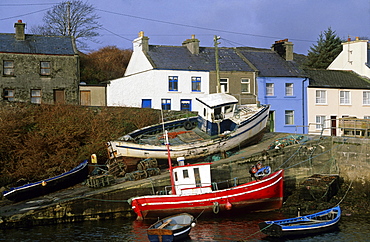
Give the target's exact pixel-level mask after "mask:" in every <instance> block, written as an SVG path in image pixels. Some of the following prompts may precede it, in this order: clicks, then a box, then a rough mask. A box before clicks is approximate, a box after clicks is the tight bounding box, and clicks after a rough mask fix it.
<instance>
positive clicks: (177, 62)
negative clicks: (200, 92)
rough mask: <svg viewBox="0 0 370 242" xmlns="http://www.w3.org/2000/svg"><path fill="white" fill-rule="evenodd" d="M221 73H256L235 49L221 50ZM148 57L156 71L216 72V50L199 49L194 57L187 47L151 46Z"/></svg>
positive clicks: (211, 48) (219, 51) (219, 50)
mask: <svg viewBox="0 0 370 242" xmlns="http://www.w3.org/2000/svg"><path fill="white" fill-rule="evenodd" d="M218 54H219V68H220V71H254V70H253V69H252V67H250V66H249V65H248V64H247V63H246V62H244V61H243V59H242V58H240V56H238V54H237V52H236V50H235V49H234V48H219V49H218ZM147 56H148V57H149V58H150V61H151V62H152V64H153V65H154V68H155V69H168V70H196V71H215V70H216V59H215V48H213V47H199V54H197V55H193V54H191V52H190V51H189V50H188V49H187V47H186V46H161V45H149V51H148V52H147Z"/></svg>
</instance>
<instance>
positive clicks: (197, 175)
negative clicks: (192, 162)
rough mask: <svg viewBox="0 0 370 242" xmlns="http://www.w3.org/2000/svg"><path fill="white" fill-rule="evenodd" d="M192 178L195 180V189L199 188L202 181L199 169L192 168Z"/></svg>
mask: <svg viewBox="0 0 370 242" xmlns="http://www.w3.org/2000/svg"><path fill="white" fill-rule="evenodd" d="M194 178H195V184H196V187H201V186H202V181H201V179H200V174H199V168H194Z"/></svg>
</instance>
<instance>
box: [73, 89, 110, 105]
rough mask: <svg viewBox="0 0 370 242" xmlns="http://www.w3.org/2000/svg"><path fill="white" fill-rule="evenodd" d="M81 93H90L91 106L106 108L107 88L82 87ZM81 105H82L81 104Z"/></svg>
mask: <svg viewBox="0 0 370 242" xmlns="http://www.w3.org/2000/svg"><path fill="white" fill-rule="evenodd" d="M81 91H88V92H89V93H90V100H91V103H90V106H106V104H107V102H106V86H105V85H104V86H91V85H80V93H81ZM80 104H81V103H80Z"/></svg>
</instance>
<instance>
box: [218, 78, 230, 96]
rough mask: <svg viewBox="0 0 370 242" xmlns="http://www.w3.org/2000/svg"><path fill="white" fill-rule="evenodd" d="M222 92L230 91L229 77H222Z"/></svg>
mask: <svg viewBox="0 0 370 242" xmlns="http://www.w3.org/2000/svg"><path fill="white" fill-rule="evenodd" d="M220 89H221V92H224V93H229V78H220Z"/></svg>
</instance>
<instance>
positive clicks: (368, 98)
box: [305, 70, 370, 136]
mask: <svg viewBox="0 0 370 242" xmlns="http://www.w3.org/2000/svg"><path fill="white" fill-rule="evenodd" d="M305 71H306V72H307V74H308V76H309V86H308V91H307V102H308V103H307V106H308V124H309V131H308V132H309V134H320V135H321V134H322V135H331V136H342V135H344V134H346V135H348V134H349V131H348V129H347V130H346V129H345V128H344V127H343V122H342V119H343V118H352V119H369V118H370V82H369V81H368V80H367V79H366V78H362V77H360V76H358V75H356V74H355V73H353V72H349V71H335V70H305ZM341 122H342V123H341ZM347 123H348V122H347ZM369 129H370V127H369ZM347 131H348V132H347ZM352 131H354V130H352ZM352 131H351V132H352Z"/></svg>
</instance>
